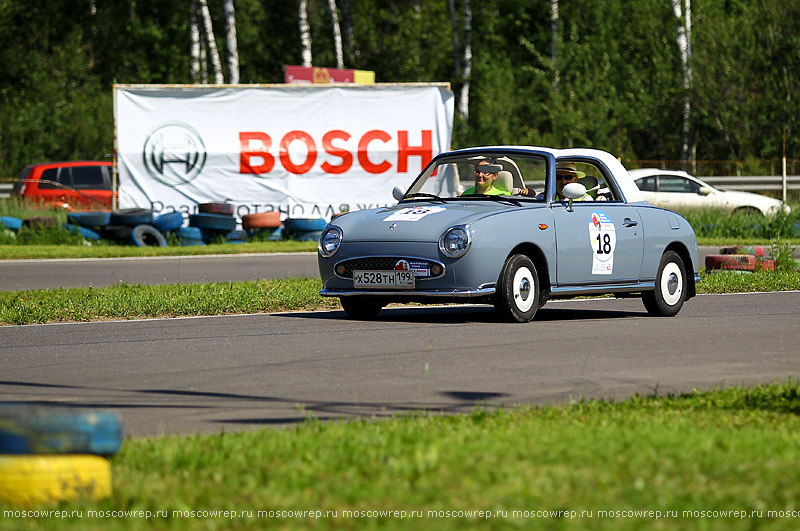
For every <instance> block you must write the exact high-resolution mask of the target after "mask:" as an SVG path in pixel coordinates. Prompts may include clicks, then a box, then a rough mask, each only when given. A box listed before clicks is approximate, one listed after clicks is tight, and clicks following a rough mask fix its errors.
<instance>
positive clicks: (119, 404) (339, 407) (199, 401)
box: [0, 381, 509, 426]
mask: <svg viewBox="0 0 800 531" xmlns="http://www.w3.org/2000/svg"><path fill="white" fill-rule="evenodd" d="M13 386H22V387H38V388H48V387H51V388H53V389H60V388H64V387H69V388H71V389H76V390H85V391H91V392H93V393H96V392H97V391H110V392H112V393H114V394H117V393H118V392H119V390H116V389H107V388H99V387H90V386H63V385H57V384H46V383H40V382H13V381H0V389H1V388H2V387H13ZM125 392H126V393H133V394H138V395H146V396H148V397H161V398H162V399H163V400H164V402H163V403H160V404H146V403H134V402H128V403H126V402H125V401H124V400H114V401H105V400H81V401H77V400H76V401H70V402H69V403H68V404H67V403H64V402H62V401H58V400H25V401H19V402H0V404H3V403H15V404H31V405H40V406H50V407H56V408H60V409H63V410H64V411H68V410H70V409H75V408H90V409H95V408H100V409H117V410H130V409H151V410H152V409H165V410H166V409H181V410H203V411H206V412H213V411H214V410H215V409H219V410H225V411H229V410H230V409H231V408H234V409H239V410H246V409H254V408H257V407H266V406H278V407H282V408H284V409H283V411H286V409H285V408H286V407H287V406H288V407H289V408H294V410H296V412H297V414H296V415H294V416H281V415H274V416H270V415H268V414H267V415H264V416H252V417H246V418H235V417H233V418H223V419H209V420H206V421H205V422H207V423H210V424H214V425H219V424H234V425H250V426H259V425H262V426H280V425H296V424H301V423H303V422H306V421H329V420H353V419H375V418H391V417H396V416H404V415H414V414H453V413H470V412H473V411H476V409H486V410H490V409H499V408H503V407H505V404H503V403H502V402H501V400H502V399H504V398H505V397H507V396H509V395H508V394H506V393H497V392H493V391H439V392H438V393H437V394H438V395H439V396H441V398H442V400H441V401H437V400H433V401H429V402H426V403H424V404H422V403H397V402H388V401H387V402H346V401H302V400H298V399H297V398H293V397H276V396H262V395H245V394H236V393H219V392H204V391H195V390H179V389H134V390H125ZM178 400H181V403H176V401H178ZM123 423H124V414H123Z"/></svg>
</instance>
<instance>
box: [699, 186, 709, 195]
mask: <svg viewBox="0 0 800 531" xmlns="http://www.w3.org/2000/svg"><path fill="white" fill-rule="evenodd" d="M698 193H699V194H700V195H710V194H711V188H706V187H705V186H701V187H700V190H699V191H698Z"/></svg>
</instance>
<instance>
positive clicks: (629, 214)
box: [553, 201, 644, 286]
mask: <svg viewBox="0 0 800 531" xmlns="http://www.w3.org/2000/svg"><path fill="white" fill-rule="evenodd" d="M553 218H554V223H555V226H556V253H557V260H558V262H557V265H556V282H557V283H558V285H559V286H565V285H585V284H617V283H625V282H637V281H638V280H639V275H640V274H641V269H642V252H643V250H644V238H643V230H642V226H641V224H642V221H641V217H640V216H639V213H638V211H637V210H636V209H635V208H634V207H632V206H630V205H627V204H625V203H615V202H601V201H580V202H574V203H573V209H572V212H570V211H569V210H568V209H567V206H566V205H564V204H558V203H555V204H554V205H553Z"/></svg>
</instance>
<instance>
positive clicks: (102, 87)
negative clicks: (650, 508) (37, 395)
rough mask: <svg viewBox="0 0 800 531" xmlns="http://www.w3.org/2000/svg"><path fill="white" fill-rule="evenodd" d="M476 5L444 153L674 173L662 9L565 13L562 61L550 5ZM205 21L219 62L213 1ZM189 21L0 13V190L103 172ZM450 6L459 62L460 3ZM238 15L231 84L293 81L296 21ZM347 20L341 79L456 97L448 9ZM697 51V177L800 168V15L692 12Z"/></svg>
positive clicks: (116, 6)
mask: <svg viewBox="0 0 800 531" xmlns="http://www.w3.org/2000/svg"><path fill="white" fill-rule="evenodd" d="M470 3H471V6H472V14H473V19H472V32H471V34H470V40H471V44H472V53H473V68H472V76H471V79H470V99H469V107H470V112H469V118H468V120H466V121H464V120H462V119H460V118H457V123H456V132H455V137H454V139H453V146H454V147H462V146H466V145H476V144H493V143H515V144H516V143H518V144H527V143H530V144H541V145H552V146H585V147H596V148H600V149H605V150H608V151H611V152H612V153H615V154H616V155H618V156H620V157H621V158H622V159H623V161H624V162H625V163H626V165H628V166H629V167H634V166H636V165H638V162H637V161H643V160H645V161H646V160H677V159H678V158H679V156H680V151H679V150H680V133H681V110H682V105H683V98H684V95H685V91H684V89H683V75H682V71H681V66H680V58H679V51H678V48H677V44H676V39H675V35H676V28H677V19H676V18H675V16H674V14H673V12H672V7H671V2H670V0H602V1H600V0H560V2H559V15H560V25H559V32H558V38H557V39H556V44H555V48H556V51H557V54H556V57H555V59H553V57H552V56H551V45H552V33H551V30H550V4H551V0H486V1H482V2H476V1H474V0H473V1H472V2H470ZM208 4H209V8H210V10H211V14H212V17H213V19H214V30H215V33H216V38H217V45H218V48H219V49H220V50H221V53H222V51H224V48H225V41H224V32H223V28H224V24H223V7H222V0H208ZM189 5H190V2H189V0H39V1H37V2H30V3H29V2H21V1H18V0H0V49H2V50H3V59H2V61H0V179H10V178H14V177H16V176H17V175H18V174H19V172H20V170H21V169H22V167H23V166H24V165H25V164H28V163H31V162H41V161H46V160H69V159H102V158H107V157H109V156H110V153H111V152H112V149H113V115H112V90H111V86H112V84H113V83H115V82H116V83H190V82H191V76H190V70H189V12H190V11H189V9H190V8H189ZM326 5H327V1H326V0H309V10H310V12H309V22H310V25H311V31H312V37H313V46H312V50H313V56H314V64H315V65H318V66H334V65H335V55H334V45H333V32H332V28H331V22H330V15H329V13H328V12H327V10H326ZM338 5H339V7H340V9H341V7H342V6H343V2H342V0H340V1H339V2H338ZM455 5H456V9H457V13H458V17H459V19H460V20H459V21H458V26H459V28H460V31H461V32H462V33H460V35H459V40H460V42H461V43H462V45H463V43H464V34H463V27H464V20H463V13H464V9H463V7H464V6H463V0H456V1H455ZM92 6H94V13H93V11H92ZM235 6H236V20H237V33H238V44H239V60H240V81H241V83H281V82H282V81H283V67H284V65H287V64H301V56H300V53H301V48H300V36H299V29H298V20H297V18H298V15H297V12H298V11H297V3H296V2H291V1H285V0H236V1H235ZM349 6H350V13H351V19H352V24H353V37H354V44H355V46H354V50H353V53H352V54H349V53H345V67H346V68H357V69H362V70H374V71H375V72H376V78H377V81H378V82H424V81H437V82H441V81H449V82H451V83H452V87H453V90H454V92H455V93H456V95H458V94H459V91H460V87H461V86H462V83H463V80H462V79H460V78H458V77H457V76H456V74H455V72H454V50H453V30H452V26H451V20H450V14H449V10H448V2H447V0H382V1H381V0H349ZM339 18H340V20H343V17H342V14H341V13H340V17H339ZM343 29H344V28H343ZM691 37H692V49H693V62H692V67H693V74H694V83H693V86H692V88H691V89H690V91H689V94H688V95H689V97H690V99H691V102H692V121H691V131H692V140H693V147H694V150H695V152H694V155H695V157H696V159H698V160H703V161H716V160H734V161H738V164H737V168H735V170H736V171H743V172H745V173H749V174H759V173H762V174H767V173H775V170H776V167H775V164H774V162H773V163H771V165H770V162H769V160H767V159H772V160H773V161H774V160H777V159H779V158H780V157H781V155H782V153H783V131H784V129H785V131H786V154H787V156H788V157H789V158H790V159H798V158H800V153H798V147H799V146H800V127H798V123H797V121H798V103H797V102H798V99H800V79H798V77H799V76H800V74H799V73H800V2H773V1H769V0H752V1H745V0H693V1H692V34H691ZM346 51H347V50H346ZM224 63H225V62H224V60H223V68H226V66H225V64H224ZM556 78H557V79H558V82H557V83H554V81H555V80H556ZM226 79H227V75H226ZM709 167H713V166H709ZM777 169H778V171H779V170H780V166H779V165H778V166H777ZM794 170H795V168H792V167H790V173H796V171H794ZM721 171H722V173H723V174H731V173H730V171H731V169H730V168H729V167H725V169H724V170H721ZM711 172H712V170H707V171H705V172H700V173H711ZM726 172H727V173H726Z"/></svg>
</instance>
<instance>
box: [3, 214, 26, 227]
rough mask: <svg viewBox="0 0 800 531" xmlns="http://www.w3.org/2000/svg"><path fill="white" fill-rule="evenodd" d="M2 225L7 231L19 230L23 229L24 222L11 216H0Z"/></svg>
mask: <svg viewBox="0 0 800 531" xmlns="http://www.w3.org/2000/svg"><path fill="white" fill-rule="evenodd" d="M0 225H3V226H4V227H5V228H7V229H11V230H19V229H21V228H22V220H21V219H19V218H14V217H11V216H0Z"/></svg>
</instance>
